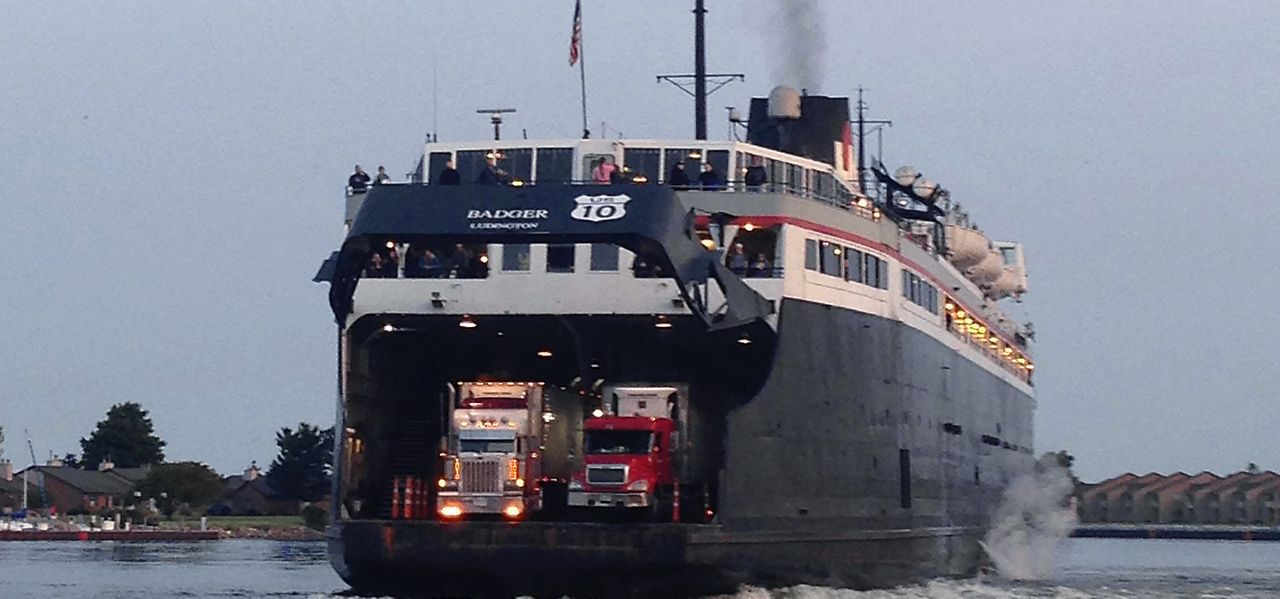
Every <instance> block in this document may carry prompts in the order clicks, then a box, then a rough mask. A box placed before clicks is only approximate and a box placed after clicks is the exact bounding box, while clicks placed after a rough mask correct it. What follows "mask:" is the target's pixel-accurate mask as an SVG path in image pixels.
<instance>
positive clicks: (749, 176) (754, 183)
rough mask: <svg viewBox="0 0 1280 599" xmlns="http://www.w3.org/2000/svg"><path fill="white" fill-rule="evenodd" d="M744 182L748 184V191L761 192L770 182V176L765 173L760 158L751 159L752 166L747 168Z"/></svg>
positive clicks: (753, 157)
mask: <svg viewBox="0 0 1280 599" xmlns="http://www.w3.org/2000/svg"><path fill="white" fill-rule="evenodd" d="M743 182H744V183H746V184H747V189H748V190H750V191H760V190H761V189H762V188H763V187H764V184H765V183H768V182H769V175H768V174H766V173H765V172H764V167H763V166H761V164H760V157H759V156H752V157H751V166H748V167H747V172H746V175H745V176H744V177H743Z"/></svg>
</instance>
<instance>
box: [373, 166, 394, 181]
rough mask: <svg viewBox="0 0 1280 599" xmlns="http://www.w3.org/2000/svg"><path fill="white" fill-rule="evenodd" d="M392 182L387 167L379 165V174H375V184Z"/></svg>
mask: <svg viewBox="0 0 1280 599" xmlns="http://www.w3.org/2000/svg"><path fill="white" fill-rule="evenodd" d="M390 182H391V175H388V174H387V168H386V167H385V166H379V167H378V174H376V175H374V176H373V184H374V185H382V184H384V183H390Z"/></svg>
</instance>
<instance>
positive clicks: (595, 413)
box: [591, 408, 604, 418]
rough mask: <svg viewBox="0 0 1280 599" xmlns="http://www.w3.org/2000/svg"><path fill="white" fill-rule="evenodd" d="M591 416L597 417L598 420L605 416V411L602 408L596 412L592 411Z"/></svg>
mask: <svg viewBox="0 0 1280 599" xmlns="http://www.w3.org/2000/svg"><path fill="white" fill-rule="evenodd" d="M591 415H592V416H595V417H596V418H599V417H601V416H604V410H601V409H600V408H596V409H594V410H591Z"/></svg>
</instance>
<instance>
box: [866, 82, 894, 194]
mask: <svg viewBox="0 0 1280 599" xmlns="http://www.w3.org/2000/svg"><path fill="white" fill-rule="evenodd" d="M863 91H865V90H863V89H862V88H861V87H859V88H858V189H860V190H862V193H864V194H865V193H867V174H866V173H867V152H866V148H867V144H866V137H867V125H869V124H870V125H887V126H889V127H892V126H893V121H868V120H867V119H866V111H867V104H866V103H865V102H863V101H862V92H863ZM879 129H880V128H879V127H877V128H876V130H877V131H879ZM877 158H878V157H877Z"/></svg>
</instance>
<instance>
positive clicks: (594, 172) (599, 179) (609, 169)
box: [591, 156, 617, 184]
mask: <svg viewBox="0 0 1280 599" xmlns="http://www.w3.org/2000/svg"><path fill="white" fill-rule="evenodd" d="M592 164H593V165H594V166H593V167H592V169H591V182H592V183H603V184H608V183H612V181H613V171H614V170H616V168H617V167H615V166H613V165H612V164H610V163H609V160H608V158H605V157H604V156H601V157H600V158H599V159H597V160H596V161H595V162H594V163H592Z"/></svg>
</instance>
